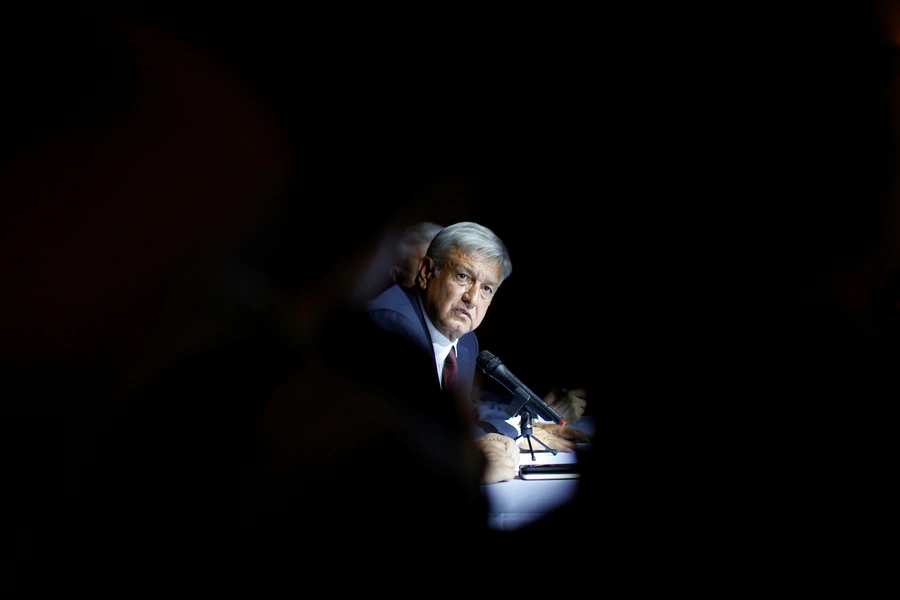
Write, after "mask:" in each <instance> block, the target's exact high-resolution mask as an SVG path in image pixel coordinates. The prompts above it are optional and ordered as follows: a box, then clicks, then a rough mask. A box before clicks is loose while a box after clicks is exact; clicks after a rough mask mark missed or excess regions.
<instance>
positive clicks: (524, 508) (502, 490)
mask: <svg viewBox="0 0 900 600" xmlns="http://www.w3.org/2000/svg"><path fill="white" fill-rule="evenodd" d="M582 421H583V422H582ZM574 427H575V428H577V429H582V430H583V431H587V432H589V433H593V432H594V423H593V420H592V419H591V418H590V417H583V418H582V419H581V420H580V421H579V422H578V423H576V424H575V426H574ZM534 446H535V448H540V449H541V451H537V450H535V453H534V457H535V460H534V461H532V459H531V452H529V451H528V450H522V451H521V452H520V454H519V465H520V466H521V465H525V464H548V463H566V462H577V461H578V453H577V452H557V453H556V455H555V456H554V455H553V454H552V453H551V452H548V451H546V450H544V449H543V446H541V445H540V444H537V443H534ZM579 483H580V480H579V479H548V480H525V479H519V477H518V476H516V478H515V479H513V480H511V481H502V482H499V483H492V484H490V485H483V486H481V488H482V490H483V491H484V493H485V495H486V496H487V499H488V503H489V505H490V512H489V515H488V519H489V521H488V524H489V526H490V527H491V528H492V529H496V530H500V531H513V530H515V529H518V528H520V527H522V526H524V525H527V524H529V523H532V522H534V521H536V520H538V519H540V518H541V517H543V516H545V515H546V514H548V513H550V512H552V511H554V510H556V509H557V508H559V507H560V506H563V505H564V504H566V503H567V502H569V501H570V500H571V499H572V497H573V496H574V495H575V492H576V491H577V490H578V485H579Z"/></svg>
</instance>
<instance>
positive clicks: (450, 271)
mask: <svg viewBox="0 0 900 600" xmlns="http://www.w3.org/2000/svg"><path fill="white" fill-rule="evenodd" d="M500 273H501V269H500V263H499V262H498V261H494V260H489V259H486V258H484V257H483V256H481V255H480V254H466V253H464V252H462V251H460V250H458V249H457V250H454V251H453V253H452V254H451V257H450V260H448V261H447V263H446V264H445V265H444V268H443V269H441V273H440V275H437V276H435V274H434V260H433V259H432V258H431V257H430V256H426V257H424V258H423V259H422V260H421V261H420V263H419V277H418V279H417V282H416V283H417V285H418V286H419V287H420V288H421V289H423V290H424V291H425V297H424V304H425V312H426V313H427V314H428V316H429V317H430V318H431V322H432V323H434V326H435V327H436V328H437V330H438V331H440V332H441V333H443V334H444V335H445V336H447V338H448V339H450V341H456V339H457V338H458V337H459V336H461V335H463V334H465V333H468V332H470V331H473V330H474V329H475V328H476V327H478V326H479V325H480V324H481V321H482V319H484V315H485V314H487V309H488V307H489V306H490V304H491V300H493V298H494V294H496V293H497V288H498V287H499V285H500V284H499V281H500Z"/></svg>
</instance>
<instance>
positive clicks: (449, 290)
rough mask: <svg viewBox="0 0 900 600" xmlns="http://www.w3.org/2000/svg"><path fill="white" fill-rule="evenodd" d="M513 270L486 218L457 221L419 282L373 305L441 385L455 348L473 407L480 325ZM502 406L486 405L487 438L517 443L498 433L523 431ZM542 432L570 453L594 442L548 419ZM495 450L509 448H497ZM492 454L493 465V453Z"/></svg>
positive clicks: (459, 382)
mask: <svg viewBox="0 0 900 600" xmlns="http://www.w3.org/2000/svg"><path fill="white" fill-rule="evenodd" d="M511 272H512V261H511V260H510V256H509V251H508V250H507V248H506V246H505V244H504V243H503V242H502V241H501V240H500V238H498V237H497V236H496V234H495V233H494V232H493V231H491V230H490V229H488V228H487V227H485V226H483V225H480V224H478V223H473V222H459V223H455V224H453V225H450V226H448V227H445V228H444V229H442V230H441V231H440V232H439V233H438V234H437V235H436V236H435V237H434V239H433V240H432V241H431V244H430V245H429V247H428V249H427V251H426V254H425V256H423V257H422V258H421V260H420V261H419V264H418V271H417V274H416V281H415V285H414V286H412V287H408V288H405V287H402V286H400V285H394V286H391V287H390V288H388V289H387V290H385V291H384V292H382V293H381V294H379V295H378V296H377V297H376V298H374V299H372V300H371V301H369V302H368V303H367V304H366V311H367V313H368V315H369V317H370V318H371V319H372V320H373V321H374V322H375V323H376V324H378V325H379V326H380V327H382V328H383V329H385V330H387V331H388V332H391V333H393V334H395V335H397V336H400V337H402V338H405V339H407V340H409V341H410V342H412V343H413V344H414V345H415V346H417V347H418V348H420V349H421V350H423V351H424V352H427V353H429V354H430V355H431V356H433V360H434V368H435V371H434V385H435V386H443V383H442V376H443V374H444V369H445V361H446V360H447V358H448V355H451V351H452V352H453V353H455V357H456V364H457V368H458V375H457V379H456V388H455V393H456V395H457V397H458V398H461V399H463V401H464V404H463V407H464V409H465V407H466V406H468V407H469V408H471V406H472V405H471V404H470V403H471V399H472V398H473V397H475V396H476V394H477V393H478V391H477V390H473V382H474V378H475V367H476V357H477V356H478V353H479V346H478V338H477V336H476V335H475V329H476V328H477V327H478V326H479V325H480V324H481V323H482V321H483V320H484V317H485V315H486V314H487V310H488V308H489V307H490V303H491V301H492V300H493V298H494V295H495V294H496V292H497V290H498V289H499V288H500V285H501V284H502V283H503V281H505V280H506V278H507V277H509V275H510V273H511ZM499 412H500V411H496V410H495V411H492V412H491V411H479V413H478V415H479V417H481V419H480V420H479V421H477V422H476V423H475V424H474V431H475V437H476V441H478V443H479V444H482V443H483V441H485V440H489V441H491V443H492V444H495V445H497V444H499V443H500V442H502V444H503V446H504V448H509V446H510V444H509V441H507V439H504V438H503V437H498V435H500V436H505V437H506V438H508V439H510V440H514V439H515V438H516V437H518V435H519V432H518V430H517V429H516V428H515V426H513V425H512V424H510V423H509V422H507V421H508V419H507V418H506V417H507V415H505V414H503V415H499V414H498V413H499ZM534 437H535V438H537V439H538V440H540V441H541V442H543V443H544V444H546V445H547V446H548V447H550V448H553V449H556V450H562V451H564V452H571V451H574V450H575V448H576V446H575V441H585V442H588V441H591V438H590V436H588V435H587V434H585V433H584V432H581V431H578V430H574V429H571V428H567V427H561V426H559V425H557V424H555V423H542V422H536V423H535V424H534ZM527 443H528V440H526V439H522V441H521V442H520V445H521V447H527ZM512 446H513V447H516V448H518V447H519V446H515V444H513V445H512ZM492 450H495V451H500V450H501V449H500V448H499V447H498V446H493V447H492ZM487 458H488V461H489V463H490V461H491V457H490V456H488V457H487ZM503 458H504V459H505V457H503ZM510 458H514V459H515V464H514V465H513V467H512V469H511V470H507V471H506V472H503V471H502V470H500V469H496V470H494V471H493V472H492V473H491V474H492V475H493V479H489V478H488V477H485V483H494V482H496V481H505V480H508V479H512V478H513V477H514V476H515V465H517V464H518V451H515V452H514V453H513V454H512V455H510ZM504 462H506V461H505V460H504Z"/></svg>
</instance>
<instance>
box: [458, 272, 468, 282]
mask: <svg viewBox="0 0 900 600" xmlns="http://www.w3.org/2000/svg"><path fill="white" fill-rule="evenodd" d="M456 276H457V277H459V279H460V281H465V280H466V279H468V278H469V276H468V275H466V274H465V273H458V274H457V275H456Z"/></svg>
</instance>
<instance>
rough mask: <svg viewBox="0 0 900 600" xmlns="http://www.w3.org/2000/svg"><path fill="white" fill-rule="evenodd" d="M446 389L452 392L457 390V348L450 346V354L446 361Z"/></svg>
mask: <svg viewBox="0 0 900 600" xmlns="http://www.w3.org/2000/svg"><path fill="white" fill-rule="evenodd" d="M444 389H445V390H447V391H448V392H452V391H454V390H455V389H456V348H455V347H454V346H450V354H448V355H447V359H446V360H445V361H444Z"/></svg>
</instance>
